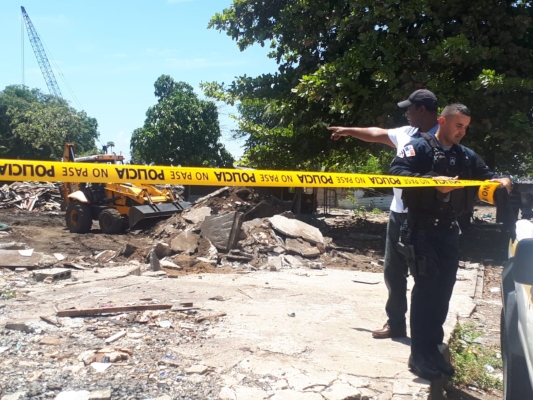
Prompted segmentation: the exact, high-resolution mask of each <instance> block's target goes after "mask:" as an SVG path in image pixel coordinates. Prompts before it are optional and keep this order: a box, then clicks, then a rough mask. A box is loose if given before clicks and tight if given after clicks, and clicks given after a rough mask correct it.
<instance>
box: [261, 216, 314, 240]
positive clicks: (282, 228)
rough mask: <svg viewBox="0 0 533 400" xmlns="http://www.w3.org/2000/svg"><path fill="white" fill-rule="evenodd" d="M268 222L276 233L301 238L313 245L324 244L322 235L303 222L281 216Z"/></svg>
mask: <svg viewBox="0 0 533 400" xmlns="http://www.w3.org/2000/svg"><path fill="white" fill-rule="evenodd" d="M268 220H269V221H270V223H271V224H272V227H273V228H274V229H275V230H276V231H278V232H280V233H282V234H284V235H286V236H288V237H291V238H302V239H303V240H305V241H308V242H310V243H313V244H317V243H322V244H324V237H323V236H322V233H320V230H318V228H315V227H314V226H311V225H309V224H306V223H305V222H302V221H299V220H297V219H289V218H286V217H282V216H281V215H275V216H273V217H271V218H269V219H268Z"/></svg>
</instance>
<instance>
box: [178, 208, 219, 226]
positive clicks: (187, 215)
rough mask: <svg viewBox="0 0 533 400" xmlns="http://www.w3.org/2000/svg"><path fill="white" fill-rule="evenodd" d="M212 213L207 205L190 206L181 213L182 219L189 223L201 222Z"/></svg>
mask: <svg viewBox="0 0 533 400" xmlns="http://www.w3.org/2000/svg"><path fill="white" fill-rule="evenodd" d="M211 213H212V210H211V208H209V207H199V208H192V209H190V210H188V211H186V212H184V213H183V219H184V220H185V221H187V222H190V223H191V224H201V223H202V222H204V220H205V218H206V217H208V216H210V215H211Z"/></svg>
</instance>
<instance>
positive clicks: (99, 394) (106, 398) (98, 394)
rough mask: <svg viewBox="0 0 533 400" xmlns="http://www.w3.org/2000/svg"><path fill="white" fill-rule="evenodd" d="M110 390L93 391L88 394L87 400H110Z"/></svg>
mask: <svg viewBox="0 0 533 400" xmlns="http://www.w3.org/2000/svg"><path fill="white" fill-rule="evenodd" d="M110 399H111V389H102V390H95V391H93V392H91V393H90V394H89V400H110Z"/></svg>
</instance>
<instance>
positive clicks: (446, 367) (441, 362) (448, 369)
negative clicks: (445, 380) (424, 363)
mask: <svg viewBox="0 0 533 400" xmlns="http://www.w3.org/2000/svg"><path fill="white" fill-rule="evenodd" d="M428 359H429V361H430V362H431V363H433V365H434V366H435V367H437V369H438V370H439V371H440V372H442V373H443V374H444V375H447V376H453V375H454V374H455V369H453V367H452V366H451V365H450V364H449V363H448V362H447V361H446V360H445V359H444V356H443V355H442V353H441V352H440V351H439V350H438V349H435V350H432V351H430V352H429V353H428Z"/></svg>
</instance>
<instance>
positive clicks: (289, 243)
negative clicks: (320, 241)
mask: <svg viewBox="0 0 533 400" xmlns="http://www.w3.org/2000/svg"><path fill="white" fill-rule="evenodd" d="M285 247H286V249H287V251H288V252H289V253H290V254H296V255H300V256H302V257H306V258H316V257H319V256H320V254H322V253H321V252H320V250H319V249H318V248H317V247H315V246H312V245H311V244H310V243H309V242H306V241H304V240H302V239H300V238H298V239H291V238H287V240H286V241H285Z"/></svg>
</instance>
